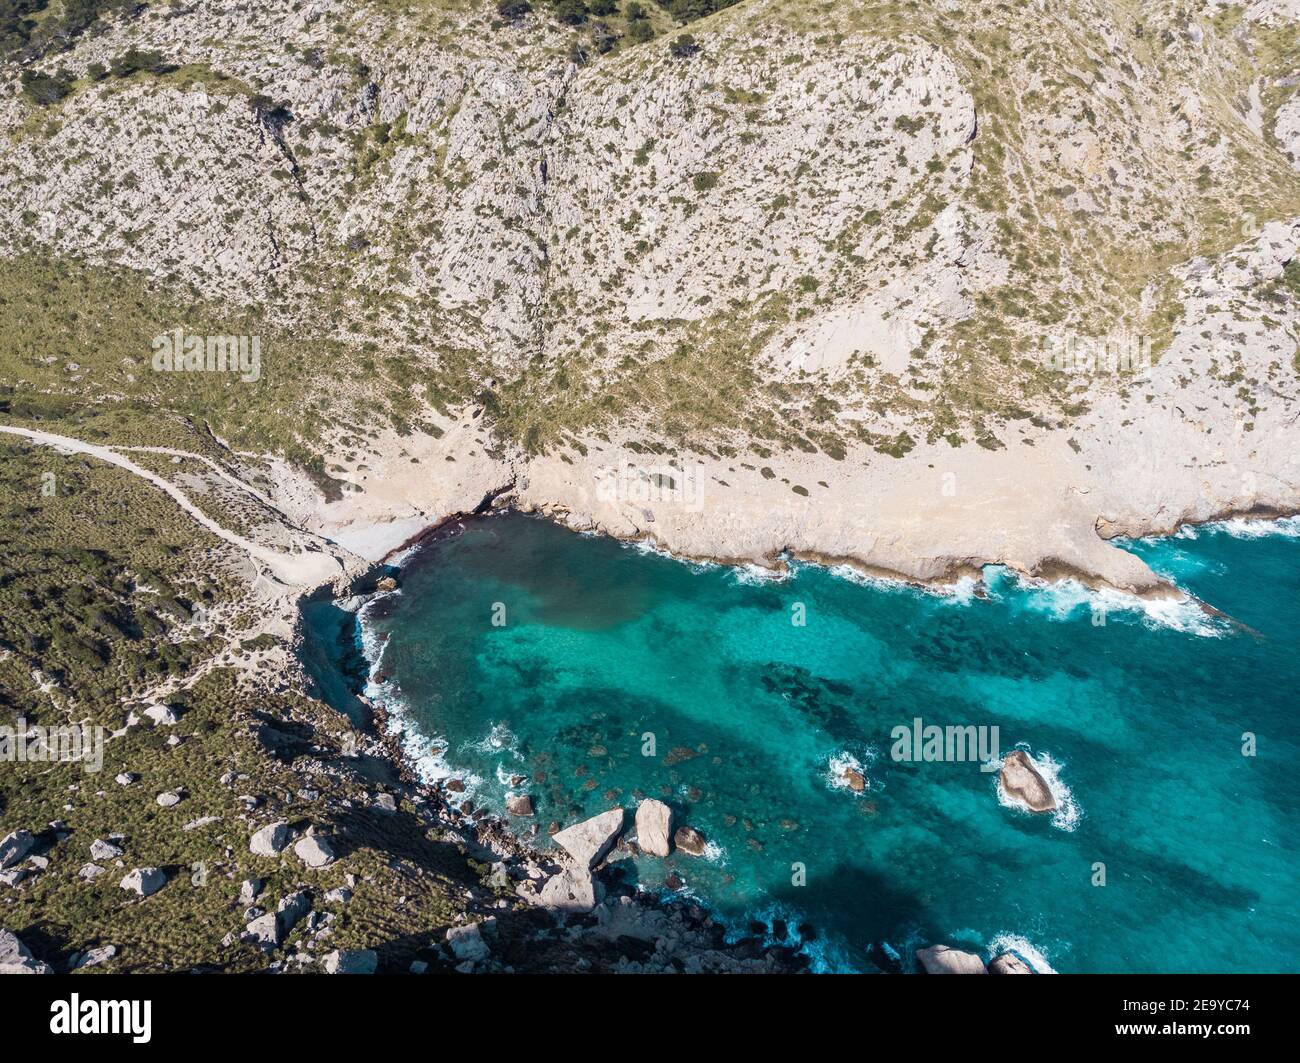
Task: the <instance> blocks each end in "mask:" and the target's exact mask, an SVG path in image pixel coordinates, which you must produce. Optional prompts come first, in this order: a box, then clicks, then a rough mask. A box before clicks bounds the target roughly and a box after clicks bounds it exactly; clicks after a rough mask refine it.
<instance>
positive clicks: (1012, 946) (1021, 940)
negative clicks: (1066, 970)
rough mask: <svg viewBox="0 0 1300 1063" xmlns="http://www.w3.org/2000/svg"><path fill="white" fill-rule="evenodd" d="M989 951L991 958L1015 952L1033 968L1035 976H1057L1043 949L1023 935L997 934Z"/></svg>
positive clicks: (1004, 932)
mask: <svg viewBox="0 0 1300 1063" xmlns="http://www.w3.org/2000/svg"><path fill="white" fill-rule="evenodd" d="M988 951H989V956H990V958H992V957H993V956H997V955H998V954H999V953H1003V952H1014V953H1015V954H1016V955H1017V956H1019V957H1020V958H1021V959H1022V960H1024V961H1025V963H1027V964H1029V966H1030V967H1031V968H1033V970H1034V973H1035V974H1056V968H1054V967H1053V966H1052V965H1051V964H1050V963H1049V962H1048V960H1047V956H1046V954H1045V953H1044V952H1043V951H1042V949H1040V948H1039V947H1038V946H1036V945H1035V944H1034V943H1033V942H1032V941H1030V940H1029V939H1028V938H1027V937H1025V936H1024V935H1022V934H1013V933H1010V932H1009V931H1002V932H1001V933H999V934H995V935H994V936H993V939H992V940H991V941H990V942H989V946H988Z"/></svg>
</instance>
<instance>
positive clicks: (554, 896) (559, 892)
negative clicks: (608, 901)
mask: <svg viewBox="0 0 1300 1063" xmlns="http://www.w3.org/2000/svg"><path fill="white" fill-rule="evenodd" d="M604 896H605V888H604V887H603V886H602V885H601V884H600V883H599V882H598V881H597V880H596V878H595V877H594V876H593V875H592V874H591V872H590V871H584V870H582V869H581V868H576V867H567V868H565V869H564V870H563V871H561V872H560V873H559V874H558V875H552V876H551V877H550V878H549V879H547V881H546V884H545V885H544V886H543V887H542V890H541V893H539V894H538V895H537V904H538V905H539V906H540V907H542V908H549V909H551V910H552V911H555V912H589V911H591V910H592V909H593V908H595V907H596V905H598V904H599V903H600V902H601V900H603V899H604Z"/></svg>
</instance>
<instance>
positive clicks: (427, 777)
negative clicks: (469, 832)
mask: <svg viewBox="0 0 1300 1063" xmlns="http://www.w3.org/2000/svg"><path fill="white" fill-rule="evenodd" d="M401 593H402V592H401V589H400V588H399V589H397V590H393V591H387V592H385V593H383V594H380V595H377V596H376V597H374V598H372V599H371V600H370V601H368V602H366V604H365V605H363V606H362V607H361V608H360V609H358V610H357V640H358V642H359V643H360V648H361V654H362V656H363V657H365V659H366V660H367V661H368V662H369V663H370V674H369V675H368V676H367V677H366V687H365V694H366V697H368V698H369V699H370V700H371V701H374V702H377V703H378V704H380V705H382V706H383V708H384V711H385V713H386V714H387V717H388V733H389V734H390V735H392V736H393V737H395V738H396V739H397V740H398V743H399V744H400V745H401V747H402V754H403V756H405V757H406V759H407V762H408V763H410V764H411V766H412V767H413V768H414V770H415V773H416V775H417V776H418V777H419V778H420V780H421V781H422V782H424V783H427V784H433V783H439V782H444V781H445V780H447V779H453V778H455V779H459V780H460V781H461V782H462V783H464V784H465V792H464V793H463V794H455V793H448V794H447V799H448V801H449V802H450V803H451V804H454V805H460V804H463V803H464V802H465V801H466V800H468V799H469V798H470V797H471V796H472V795H473V794H474V792H475V791H476V790H477V789H478V788H479V787H480V786H481V785H482V784H483V780H482V779H481V778H480V777H479V776H478V775H475V774H474V773H473V772H468V771H464V770H461V769H458V768H455V767H453V766H452V765H451V763H450V762H448V760H447V759H446V752H447V743H446V742H445V741H443V740H442V739H441V738H439V737H438V736H436V735H435V736H432V737H431V736H429V735H426V734H424V733H423V732H422V731H421V730H420V728H419V726H418V725H417V724H416V722H415V720H414V719H413V717H412V715H411V707H410V705H408V704H407V703H406V701H405V699H404V698H402V697H401V696H400V695H399V694H398V693H397V691H396V690H395V689H394V687H393V685H392V684H391V683H382V682H380V681H379V679H378V678H377V677H378V674H379V665H380V661H381V660H382V659H383V653H384V645H383V641H382V640H381V639H380V638H379V637H378V635H377V634H376V633H375V631H374V629H373V628H372V627H371V626H370V625H369V624H368V623H367V618H366V614H367V613H368V612H369V610H370V609H371V607H372V606H374V605H375V603H376V602H378V601H380V600H381V599H383V598H387V597H390V596H398V595H400V594H401Z"/></svg>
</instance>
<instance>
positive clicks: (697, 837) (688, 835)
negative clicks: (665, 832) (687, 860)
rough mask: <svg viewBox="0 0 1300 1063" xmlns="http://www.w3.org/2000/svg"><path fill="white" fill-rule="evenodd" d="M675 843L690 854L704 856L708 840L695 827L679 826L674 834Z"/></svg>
mask: <svg viewBox="0 0 1300 1063" xmlns="http://www.w3.org/2000/svg"><path fill="white" fill-rule="evenodd" d="M673 845H675V846H676V847H677V848H678V849H680V850H681V851H682V852H684V853H686V854H687V855H689V856H703V855H704V850H705V848H706V846H707V845H708V842H707V841H706V840H705V837H704V835H703V834H701V833H700V832H699V831H697V830H696V829H695V828H694V827H678V828H677V833H676V834H674V835H673Z"/></svg>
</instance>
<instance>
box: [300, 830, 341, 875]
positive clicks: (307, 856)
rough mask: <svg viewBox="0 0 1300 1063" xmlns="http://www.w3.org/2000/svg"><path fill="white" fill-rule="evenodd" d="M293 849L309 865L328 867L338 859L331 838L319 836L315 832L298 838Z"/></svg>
mask: <svg viewBox="0 0 1300 1063" xmlns="http://www.w3.org/2000/svg"><path fill="white" fill-rule="evenodd" d="M293 851H294V853H295V854H296V855H297V857H298V859H299V860H301V861H302V862H303V863H304V864H306V865H307V866H308V867H328V866H329V865H330V864H332V863H334V861H335V860H337V859H338V855H337V854H336V853H335V852H334V847H333V846H332V845H330V843H329V840H328V839H326V838H318V837H316V836H315V835H314V834H309V835H308V836H307V837H305V838H300V839H298V842H297V844H296V845H294V847H293Z"/></svg>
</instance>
